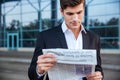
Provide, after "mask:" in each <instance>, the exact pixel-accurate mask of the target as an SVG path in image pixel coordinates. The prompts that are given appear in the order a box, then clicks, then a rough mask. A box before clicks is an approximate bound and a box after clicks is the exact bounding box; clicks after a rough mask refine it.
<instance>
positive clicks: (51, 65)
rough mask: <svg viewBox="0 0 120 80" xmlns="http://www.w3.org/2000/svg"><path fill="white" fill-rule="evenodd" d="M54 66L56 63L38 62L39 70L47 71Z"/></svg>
mask: <svg viewBox="0 0 120 80" xmlns="http://www.w3.org/2000/svg"><path fill="white" fill-rule="evenodd" d="M53 66H54V64H38V66H37V67H38V70H39V72H43V71H44V72H45V71H47V70H49V69H50V68H52V67H53Z"/></svg>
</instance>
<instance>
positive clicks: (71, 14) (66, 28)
mask: <svg viewBox="0 0 120 80" xmlns="http://www.w3.org/2000/svg"><path fill="white" fill-rule="evenodd" d="M60 6H61V9H60V11H61V14H62V16H63V17H64V21H63V23H62V24H61V25H59V26H57V27H54V28H52V29H50V30H47V31H43V32H40V34H39V35H38V39H37V44H36V48H35V52H34V56H33V58H32V62H31V65H30V68H29V72H28V75H29V78H30V80H43V78H44V76H45V74H47V71H48V70H49V69H51V68H52V67H54V65H55V63H56V62H57V60H56V58H55V56H54V55H52V54H43V53H42V49H49V48H67V49H95V50H96V51H97V65H96V67H95V72H94V73H92V74H89V75H87V76H86V77H84V78H81V80H102V78H103V72H102V68H101V58H100V39H99V37H98V36H97V35H95V34H94V33H92V32H90V31H88V30H85V29H84V27H83V25H82V18H83V15H84V7H85V0H60ZM46 80H49V77H48V75H47V77H46Z"/></svg>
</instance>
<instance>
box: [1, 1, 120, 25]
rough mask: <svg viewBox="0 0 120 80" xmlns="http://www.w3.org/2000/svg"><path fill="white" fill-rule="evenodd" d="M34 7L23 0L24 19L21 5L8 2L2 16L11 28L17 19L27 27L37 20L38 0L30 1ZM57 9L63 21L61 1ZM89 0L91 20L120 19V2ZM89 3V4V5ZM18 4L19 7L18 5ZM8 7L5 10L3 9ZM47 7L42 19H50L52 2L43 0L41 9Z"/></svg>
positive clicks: (59, 17)
mask: <svg viewBox="0 0 120 80" xmlns="http://www.w3.org/2000/svg"><path fill="white" fill-rule="evenodd" d="M29 1H30V2H31V3H32V5H33V6H34V7H35V8H33V7H32V6H31V5H30V4H29V2H28V1H27V0H22V5H23V6H22V13H23V15H22V18H21V16H20V13H21V10H20V9H21V7H20V5H21V4H20V3H18V2H7V3H5V4H3V5H2V14H4V13H5V14H6V23H7V25H8V26H9V24H10V22H11V21H12V20H13V19H15V20H19V21H21V20H22V21H23V22H24V24H25V25H27V24H29V22H33V21H35V20H36V19H37V11H38V10H39V8H38V3H37V1H38V0H29ZM57 1H58V3H57V5H58V6H57V8H58V12H57V13H58V19H61V17H62V16H61V14H60V12H59V8H60V5H59V0H57ZM90 1H91V0H87V2H86V3H87V5H88V6H89V7H88V12H89V13H88V15H89V19H96V18H98V17H99V20H100V21H101V22H106V21H108V20H109V19H110V18H112V17H119V16H120V15H118V14H120V9H119V8H120V0H92V2H91V3H89V2H90ZM88 3H89V4H88ZM17 4H18V5H17ZM4 6H5V7H6V8H5V9H3V7H4ZM44 7H46V8H45V9H44V10H43V12H42V18H43V19H44V18H50V15H51V12H50V10H51V9H50V8H51V7H50V0H42V4H41V9H43V8H44Z"/></svg>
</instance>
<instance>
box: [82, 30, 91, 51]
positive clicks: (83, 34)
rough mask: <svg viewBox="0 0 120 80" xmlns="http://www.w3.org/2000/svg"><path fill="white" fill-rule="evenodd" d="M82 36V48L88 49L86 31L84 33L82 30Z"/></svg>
mask: <svg viewBox="0 0 120 80" xmlns="http://www.w3.org/2000/svg"><path fill="white" fill-rule="evenodd" d="M82 37H83V49H88V48H89V37H88V33H85V32H84V31H82Z"/></svg>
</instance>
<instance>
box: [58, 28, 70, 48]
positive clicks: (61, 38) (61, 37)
mask: <svg viewBox="0 0 120 80" xmlns="http://www.w3.org/2000/svg"><path fill="white" fill-rule="evenodd" d="M56 34H57V39H58V40H59V42H60V44H61V47H62V48H68V46H67V43H66V39H65V35H64V33H63V31H62V28H61V26H58V29H57V33H56Z"/></svg>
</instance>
